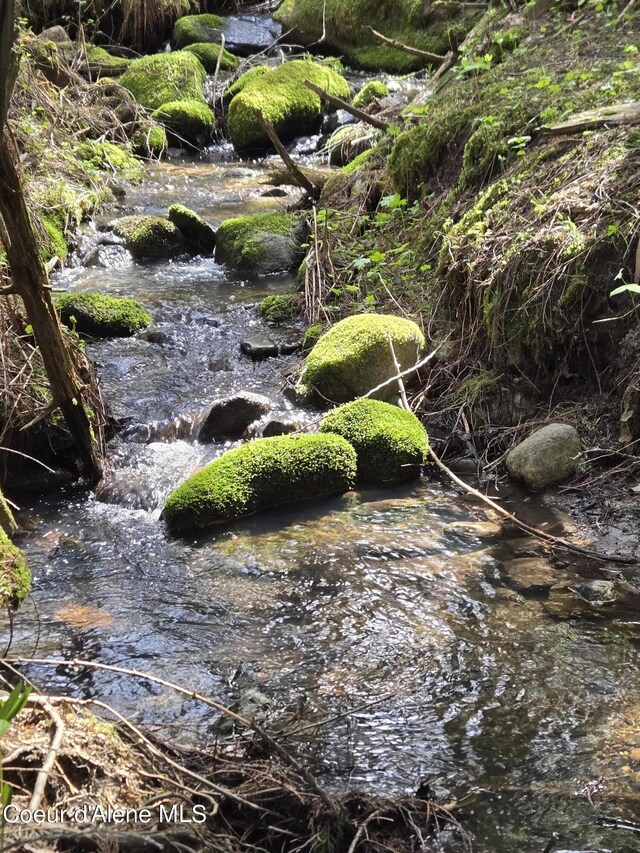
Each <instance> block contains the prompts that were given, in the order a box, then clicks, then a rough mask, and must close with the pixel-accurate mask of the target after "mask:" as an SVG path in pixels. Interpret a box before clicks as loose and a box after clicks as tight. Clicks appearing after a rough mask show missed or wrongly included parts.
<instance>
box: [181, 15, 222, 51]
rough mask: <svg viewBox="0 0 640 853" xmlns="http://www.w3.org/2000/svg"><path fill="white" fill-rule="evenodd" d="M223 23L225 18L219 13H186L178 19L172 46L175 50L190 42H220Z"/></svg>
mask: <svg viewBox="0 0 640 853" xmlns="http://www.w3.org/2000/svg"><path fill="white" fill-rule="evenodd" d="M223 24H224V18H221V17H219V15H185V17H184V18H179V19H178V20H177V21H176V24H175V26H174V28H173V36H172V37H171V46H172V47H173V49H174V50H179V49H180V48H182V47H186V46H187V45H188V44H198V43H202V42H214V41H215V42H219V41H220V27H221V26H222V25H223Z"/></svg>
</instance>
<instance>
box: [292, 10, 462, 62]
mask: <svg viewBox="0 0 640 853" xmlns="http://www.w3.org/2000/svg"><path fill="white" fill-rule="evenodd" d="M426 6H432V4H425V3H424V0H390V1H389V0H385V2H380V0H327V2H326V3H320V2H318V0H284V2H283V3H282V4H281V5H280V7H279V8H278V10H277V12H276V13H275V18H276V20H277V21H279V22H280V23H281V24H282V25H283V27H284V29H285V30H293V33H292V37H293V39H294V40H295V41H296V42H298V43H301V44H305V45H312V44H315V43H316V42H318V41H319V40H320V39H324V43H325V44H326V45H328V46H329V47H330V48H332V49H333V50H335V51H337V52H338V53H340V54H343V55H344V56H345V57H346V58H347V59H348V60H349V62H350V63H351V64H353V65H356V66H358V67H360V68H364V69H366V70H368V71H387V72H389V73H392V74H405V73H408V72H410V71H416V70H418V69H419V68H424V67H425V65H427V64H428V63H427V62H426V60H425V59H424V58H423V57H420V56H413V55H411V54H409V53H405V52H404V51H401V50H397V49H395V48H393V47H390V46H388V45H386V44H381V43H380V42H379V41H378V40H377V39H376V38H375V37H374V36H373V35H371V33H369V32H368V31H367V29H366V27H368V26H372V27H374V28H375V29H376V30H378V31H379V32H381V33H384V35H386V36H388V37H389V38H392V39H395V40H396V41H399V42H401V43H402V44H408V45H411V46H412V47H417V48H419V49H420V50H423V51H428V52H429V53H435V54H438V55H443V54H445V53H446V52H447V51H448V50H450V49H451V48H452V47H453V46H454V45H455V44H456V43H459V42H461V41H462V39H463V38H464V36H465V35H466V33H467V32H468V31H469V30H470V29H471V27H472V26H473V24H474V23H475V21H476V20H477V15H471V16H467V17H465V18H463V19H460V20H454V21H447V20H446V18H445V19H444V20H443V19H442V17H441V16H440V15H434V16H432V17H429V16H427V15H426V14H425V7H426ZM433 6H434V7H437V4H433Z"/></svg>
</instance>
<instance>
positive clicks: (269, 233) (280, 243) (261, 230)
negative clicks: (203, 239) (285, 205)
mask: <svg viewBox="0 0 640 853" xmlns="http://www.w3.org/2000/svg"><path fill="white" fill-rule="evenodd" d="M305 234H306V227H305V225H304V223H303V222H301V220H300V217H299V216H298V215H297V214H294V213H259V214H257V215H255V216H242V217H238V218H235V219H227V220H225V221H224V222H223V223H222V224H221V225H220V227H219V228H218V231H217V232H216V260H217V261H219V262H220V263H225V264H229V265H230V266H232V267H235V268H236V269H239V270H244V271H246V272H253V273H255V274H257V275H268V274H270V273H275V272H283V271H286V270H290V269H294V268H295V267H297V266H298V265H299V264H300V262H301V260H302V255H303V250H302V248H301V246H302V242H303V240H304V237H305Z"/></svg>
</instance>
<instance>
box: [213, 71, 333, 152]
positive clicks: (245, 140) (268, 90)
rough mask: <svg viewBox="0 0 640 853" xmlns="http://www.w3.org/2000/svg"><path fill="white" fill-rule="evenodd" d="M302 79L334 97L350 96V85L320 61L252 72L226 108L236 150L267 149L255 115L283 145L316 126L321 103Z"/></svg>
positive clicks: (322, 107) (320, 111)
mask: <svg viewBox="0 0 640 853" xmlns="http://www.w3.org/2000/svg"><path fill="white" fill-rule="evenodd" d="M248 73H251V72H248ZM305 80H310V81H311V82H313V83H315V84H316V85H318V86H321V87H322V88H323V89H326V90H327V91H328V92H330V93H331V94H333V95H336V96H337V97H340V98H345V99H346V98H348V97H349V84H348V83H347V81H346V80H345V79H344V77H341V76H340V75H339V74H337V73H336V72H335V71H333V70H332V69H331V68H328V67H327V66H326V65H323V64H322V63H319V62H313V61H311V60H307V59H296V60H292V61H291V62H285V63H283V64H282V65H279V66H278V67H277V68H274V69H271V70H269V71H267V72H266V73H260V74H257V73H255V72H253V73H252V76H251V78H249V79H248V80H246V81H244V82H243V78H240V81H238V83H239V85H240V91H239V92H238V93H237V94H236V95H235V96H234V97H233V99H232V101H231V103H230V105H229V113H228V116H227V128H228V131H229V135H230V137H231V141H232V142H233V144H234V146H235V148H236V149H238V150H239V151H253V150H263V149H265V148H268V147H269V145H270V142H269V138H268V136H267V135H266V133H265V132H264V130H263V129H262V128H261V127H260V125H259V123H258V121H257V120H256V116H257V115H260V116H262V118H264V119H265V120H266V121H268V122H270V123H271V124H272V125H273V127H274V129H275V131H276V133H277V134H278V136H279V137H280V139H281V140H282V142H285V143H286V142H290V141H291V139H293V138H294V137H295V136H299V135H301V134H308V133H310V132H311V131H312V130H313V129H315V128H317V127H319V125H320V123H321V121H322V115H323V112H324V104H323V102H322V101H321V99H320V97H319V96H318V95H316V94H315V92H312V91H311V90H310V89H308V88H307V87H306V86H305Z"/></svg>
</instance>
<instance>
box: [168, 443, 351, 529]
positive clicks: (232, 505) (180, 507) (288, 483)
mask: <svg viewBox="0 0 640 853" xmlns="http://www.w3.org/2000/svg"><path fill="white" fill-rule="evenodd" d="M356 471H357V459H356V452H355V450H354V449H353V447H352V446H351V445H350V444H349V443H348V442H347V441H345V439H344V438H341V437H340V436H338V435H298V436H291V435H285V436H276V437H274V438H260V439H257V440H255V441H251V442H249V443H248V444H245V445H243V446H242V447H238V448H237V449H235V450H230V451H228V452H227V453H224V454H223V455H222V456H221V457H220V458H219V459H216V460H215V462H212V463H211V465H208V466H207V467H206V468H203V469H202V470H201V471H197V472H196V473H195V474H193V475H192V476H191V477H189V479H188V480H187V481H186V482H185V483H183V484H182V485H181V486H179V487H178V488H177V489H176V490H175V491H174V492H173V493H172V494H171V495H169V497H168V498H167V500H166V503H165V505H164V510H163V513H162V515H163V518H164V519H165V521H166V523H167V526H168V527H169V530H170V531H172V532H174V533H180V532H182V531H187V530H193V529H195V528H200V527H207V526H208V525H211V524H219V523H221V522H225V521H226V522H228V521H234V520H235V519H237V518H242V517H243V516H246V515H252V514H253V513H255V512H258V511H259V510H263V509H267V508H268V507H273V506H278V505H280V504H288V503H299V502H300V501H303V500H310V499H311V498H320V497H328V496H329V495H334V494H339V493H341V492H345V491H347V490H348V489H350V488H352V487H353V484H354V482H355V478H356Z"/></svg>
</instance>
